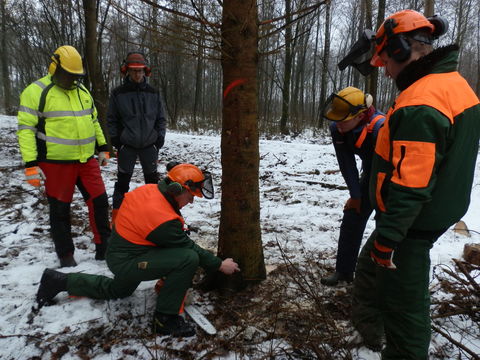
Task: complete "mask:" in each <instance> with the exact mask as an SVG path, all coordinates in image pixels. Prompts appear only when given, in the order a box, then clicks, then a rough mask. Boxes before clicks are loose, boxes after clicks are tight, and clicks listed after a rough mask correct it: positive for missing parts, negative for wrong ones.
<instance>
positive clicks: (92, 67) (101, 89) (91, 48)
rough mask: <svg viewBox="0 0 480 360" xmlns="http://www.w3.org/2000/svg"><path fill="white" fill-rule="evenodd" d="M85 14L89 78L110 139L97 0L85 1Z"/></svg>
mask: <svg viewBox="0 0 480 360" xmlns="http://www.w3.org/2000/svg"><path fill="white" fill-rule="evenodd" d="M83 10H84V12H85V58H86V62H87V68H88V77H89V79H90V83H91V84H92V96H93V100H94V102H95V107H96V108H97V112H98V121H99V122H100V125H101V127H102V129H103V133H104V135H105V138H107V139H109V138H110V137H109V136H108V131H107V125H106V119H107V101H108V96H107V90H106V86H105V83H104V81H103V77H102V71H101V69H100V64H99V63H98V61H97V59H98V54H97V50H98V40H97V2H96V0H83Z"/></svg>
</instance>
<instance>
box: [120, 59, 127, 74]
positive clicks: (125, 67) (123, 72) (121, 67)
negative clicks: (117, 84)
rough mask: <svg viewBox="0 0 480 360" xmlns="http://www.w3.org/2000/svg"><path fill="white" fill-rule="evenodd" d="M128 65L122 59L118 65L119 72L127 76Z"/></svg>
mask: <svg viewBox="0 0 480 360" xmlns="http://www.w3.org/2000/svg"><path fill="white" fill-rule="evenodd" d="M127 71H128V66H127V63H126V62H125V60H123V62H122V65H121V66H120V72H121V73H122V75H123V76H127Z"/></svg>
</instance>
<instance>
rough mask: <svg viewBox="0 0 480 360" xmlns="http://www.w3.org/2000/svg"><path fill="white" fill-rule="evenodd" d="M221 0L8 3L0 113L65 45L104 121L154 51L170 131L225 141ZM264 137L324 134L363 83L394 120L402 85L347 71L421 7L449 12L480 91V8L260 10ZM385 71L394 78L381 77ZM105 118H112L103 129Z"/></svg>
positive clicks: (465, 70)
mask: <svg viewBox="0 0 480 360" xmlns="http://www.w3.org/2000/svg"><path fill="white" fill-rule="evenodd" d="M222 4H223V3H222V1H220V0H172V1H160V0H85V1H80V2H78V1H74V0H15V1H9V0H1V9H0V11H1V25H0V26H1V39H0V47H1V48H2V51H1V52H0V63H1V74H0V75H1V76H0V82H1V86H0V98H1V101H0V110H2V109H3V111H2V113H6V114H11V115H14V114H16V110H17V107H18V102H19V94H20V93H21V91H22V90H23V89H24V88H25V86H26V85H28V84H29V83H30V82H32V81H34V80H36V79H37V78H39V77H41V76H43V75H44V74H46V72H47V68H48V64H49V63H50V56H51V54H52V53H53V51H54V50H55V49H56V48H57V47H58V46H61V45H65V44H69V45H73V46H75V47H76V48H77V49H78V50H79V51H80V53H81V54H84V55H85V59H86V63H87V65H88V72H89V74H88V76H87V77H86V79H85V81H84V82H85V83H86V85H87V87H90V88H92V90H93V93H94V96H95V100H96V105H97V107H98V108H99V110H100V114H104V109H105V107H106V105H107V103H108V94H109V92H110V90H111V89H113V88H114V87H115V86H117V85H119V84H120V82H121V80H122V79H121V74H120V71H119V68H120V66H121V64H122V61H123V59H124V58H125V56H126V54H127V53H128V52H129V51H137V50H140V51H143V52H144V53H145V54H146V56H147V58H148V59H149V63H150V66H151V67H152V69H153V71H152V76H151V78H150V83H151V84H152V85H154V86H156V87H158V88H159V89H161V91H162V94H163V97H164V101H165V107H166V110H167V115H168V128H169V129H177V130H193V131H201V132H204V131H207V130H214V131H218V130H219V129H220V128H221V125H222V96H221V95H222V69H221V61H220V59H221V55H222V54H221V52H222V50H221V41H222V34H221V31H220V24H221V21H222ZM257 6H258V19H257V23H258V70H257V71H258V74H257V76H258V92H257V98H258V127H259V131H260V133H261V134H263V135H269V136H272V135H278V134H298V133H301V132H304V131H305V130H307V129H309V130H314V131H315V132H316V130H318V129H322V128H325V123H324V121H323V119H322V117H321V107H322V104H323V102H324V100H325V98H326V97H328V95H329V94H330V93H331V92H333V91H338V90H340V89H342V88H343V87H345V86H349V85H353V86H356V87H359V88H361V89H363V90H365V91H367V92H369V93H371V94H373V95H374V98H375V99H376V105H377V107H378V108H379V109H381V110H383V111H386V110H387V109H388V106H389V104H391V102H392V100H393V99H394V97H395V96H396V88H395V86H394V83H393V82H392V81H391V80H390V79H387V78H385V77H384V76H382V74H380V75H379V73H378V72H375V73H374V74H372V75H371V76H369V77H366V78H365V77H363V76H361V75H360V74H359V73H358V72H356V71H355V70H353V69H347V70H346V71H344V72H340V71H339V70H338V68H337V63H338V62H339V61H340V60H341V58H342V57H343V56H344V55H345V54H346V52H347V51H348V49H349V48H350V46H351V45H352V43H354V42H355V41H356V39H357V38H358V36H359V34H360V33H361V31H363V29H365V28H371V29H374V30H375V29H376V28H377V27H378V25H379V23H381V21H383V19H384V18H385V16H388V15H389V14H391V13H393V12H395V11H398V10H401V9H405V8H410V9H414V10H418V11H420V12H422V13H425V14H429V13H431V14H433V13H435V14H439V15H441V16H443V17H445V18H447V19H448V21H449V25H450V28H449V31H448V32H447V34H446V35H445V36H444V37H442V38H441V39H440V40H439V44H449V43H453V42H456V43H458V44H459V45H460V47H461V53H460V66H459V70H460V72H461V73H462V75H463V76H465V77H466V78H467V80H468V81H469V83H470V85H471V86H472V87H473V89H474V90H475V91H476V93H477V94H479V93H480V69H479V66H478V64H479V61H480V26H479V23H480V3H479V2H478V1H474V0H446V1H441V2H437V3H434V1H419V0H410V1H388V0H380V1H371V0H339V1H334V0H333V1H318V0H315V1H312V0H282V1H278V0H277V1H273V0H259V1H257ZM380 72H383V71H382V70H381V71H380ZM101 120H103V119H101Z"/></svg>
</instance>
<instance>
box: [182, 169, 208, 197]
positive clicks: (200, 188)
mask: <svg viewBox="0 0 480 360" xmlns="http://www.w3.org/2000/svg"><path fill="white" fill-rule="evenodd" d="M203 176H205V179H203V180H202V181H197V182H193V181H192V180H189V181H187V182H186V183H185V185H186V186H188V188H189V189H190V190H191V191H192V192H194V193H198V192H201V193H202V195H203V197H204V198H205V199H209V200H210V199H213V196H214V190H213V181H212V174H210V173H209V172H208V171H203Z"/></svg>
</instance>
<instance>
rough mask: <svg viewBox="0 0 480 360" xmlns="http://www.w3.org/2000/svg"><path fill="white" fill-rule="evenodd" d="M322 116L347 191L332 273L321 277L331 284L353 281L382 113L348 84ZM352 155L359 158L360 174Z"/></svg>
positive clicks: (368, 207)
mask: <svg viewBox="0 0 480 360" xmlns="http://www.w3.org/2000/svg"><path fill="white" fill-rule="evenodd" d="M323 116H324V117H325V118H326V119H328V120H330V121H332V123H331V124H330V133H331V134H332V142H333V146H334V148H335V154H336V155H337V161H338V165H339V167H340V171H341V173H342V176H343V179H344V180H345V182H346V184H347V187H348V191H349V193H350V198H349V199H348V200H347V202H346V203H345V206H344V208H343V219H342V224H341V225H340V236H339V238H338V249H337V263H336V266H335V272H334V273H333V274H331V275H329V276H327V277H324V278H322V279H321V282H322V284H324V285H328V286H335V285H337V284H338V283H339V282H344V281H345V282H352V281H353V273H354V270H355V265H356V264H357V257H358V250H359V249H360V244H361V243H362V238H363V232H364V231H365V226H366V225H367V221H368V218H369V217H370V214H371V213H372V206H371V204H370V200H369V198H368V183H369V179H370V168H371V165H372V156H373V149H374V148H375V141H376V139H377V134H378V130H379V129H380V127H381V126H382V124H383V121H384V120H385V115H384V114H383V113H381V112H379V111H377V110H375V107H374V106H373V98H372V96H371V95H370V94H365V93H363V91H361V90H360V89H357V88H356V87H353V86H349V87H347V88H345V89H343V90H341V91H339V92H338V94H332V95H331V96H330V97H329V98H328V100H327V101H326V105H325V107H324V112H323ZM355 155H356V156H358V157H359V158H360V159H361V160H362V173H361V175H360V174H359V171H358V168H357V161H356V159H355Z"/></svg>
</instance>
